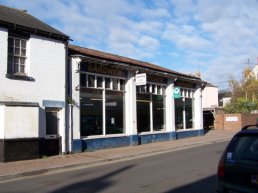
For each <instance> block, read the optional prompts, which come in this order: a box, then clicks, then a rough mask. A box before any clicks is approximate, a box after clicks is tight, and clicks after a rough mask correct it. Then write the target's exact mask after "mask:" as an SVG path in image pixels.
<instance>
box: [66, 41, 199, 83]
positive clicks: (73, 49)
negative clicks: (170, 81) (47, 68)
mask: <svg viewBox="0 0 258 193" xmlns="http://www.w3.org/2000/svg"><path fill="white" fill-rule="evenodd" d="M68 49H69V52H70V55H72V54H75V55H76V54H81V55H86V56H91V57H96V58H99V59H105V60H110V61H115V62H121V63H126V64H129V65H134V66H137V67H143V68H148V69H152V70H156V71H160V72H164V73H169V74H175V75H179V76H182V77H185V78H191V79H194V80H197V81H201V79H200V78H199V77H196V76H192V75H187V74H183V73H180V72H176V71H173V70H170V69H167V68H163V67H161V66H157V65H155V64H151V63H148V62H143V61H139V60H135V59H131V58H127V57H123V56H118V55H115V54H110V53H106V52H102V51H98V50H93V49H89V48H84V47H80V46H75V45H70V44H69V45H68Z"/></svg>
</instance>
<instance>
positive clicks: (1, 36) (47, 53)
mask: <svg viewBox="0 0 258 193" xmlns="http://www.w3.org/2000/svg"><path fill="white" fill-rule="evenodd" d="M7 38H8V36H7V33H6V32H3V31H1V30H0V42H1V44H0V54H1V57H0V59H1V65H0V72H1V74H0V91H1V92H0V101H16V102H17V101H22V102H38V103H39V104H40V105H41V104H42V100H58V101H64V100H65V45H64V44H63V43H60V42H57V41H54V40H50V39H42V38H41V37H38V36H31V38H30V39H29V41H28V43H27V56H28V59H27V63H26V64H28V72H29V76H30V77H32V78H34V79H35V81H22V80H13V79H8V78H6V76H5V75H6V73H7Z"/></svg>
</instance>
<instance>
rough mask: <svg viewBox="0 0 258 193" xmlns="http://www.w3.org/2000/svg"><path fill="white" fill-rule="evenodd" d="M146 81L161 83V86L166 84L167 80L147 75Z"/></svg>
mask: <svg viewBox="0 0 258 193" xmlns="http://www.w3.org/2000/svg"><path fill="white" fill-rule="evenodd" d="M147 81H148V82H155V83H161V84H167V78H164V77H161V76H156V75H150V74H148V75H147Z"/></svg>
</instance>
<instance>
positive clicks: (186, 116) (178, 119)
mask: <svg viewBox="0 0 258 193" xmlns="http://www.w3.org/2000/svg"><path fill="white" fill-rule="evenodd" d="M175 124H176V125H175V126H176V130H179V129H192V128H194V98H193V90H192V89H181V98H176V99H175Z"/></svg>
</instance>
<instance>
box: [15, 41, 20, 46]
mask: <svg viewBox="0 0 258 193" xmlns="http://www.w3.org/2000/svg"><path fill="white" fill-rule="evenodd" d="M15 47H17V48H20V40H19V39H15Z"/></svg>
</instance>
